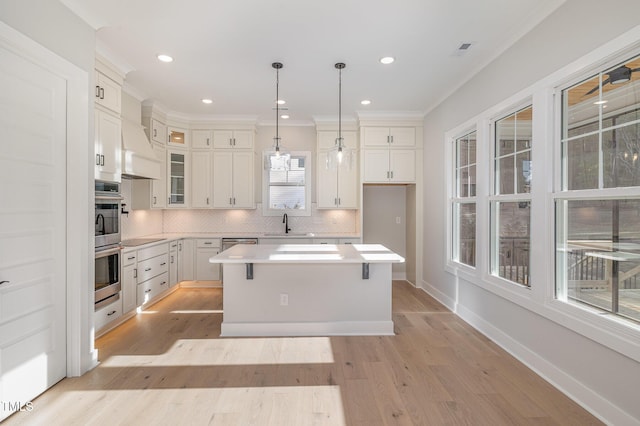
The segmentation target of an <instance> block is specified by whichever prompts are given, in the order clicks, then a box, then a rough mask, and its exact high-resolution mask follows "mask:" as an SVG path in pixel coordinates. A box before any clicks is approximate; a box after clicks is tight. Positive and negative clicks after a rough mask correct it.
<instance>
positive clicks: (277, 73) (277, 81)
mask: <svg viewBox="0 0 640 426" xmlns="http://www.w3.org/2000/svg"><path fill="white" fill-rule="evenodd" d="M271 66H272V67H273V68H275V69H276V151H279V149H280V132H279V130H280V129H279V124H278V121H279V118H280V104H279V103H278V101H279V100H280V68H282V66H283V65H282V63H281V62H274V63H272V64H271Z"/></svg>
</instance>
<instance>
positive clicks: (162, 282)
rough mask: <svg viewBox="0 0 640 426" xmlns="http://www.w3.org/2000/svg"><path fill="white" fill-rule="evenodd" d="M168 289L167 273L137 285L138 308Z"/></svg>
mask: <svg viewBox="0 0 640 426" xmlns="http://www.w3.org/2000/svg"><path fill="white" fill-rule="evenodd" d="M168 288H169V274H168V273H167V272H165V273H163V274H162V275H158V276H157V277H153V278H151V279H150V280H148V281H145V282H143V283H140V284H138V306H140V305H143V304H145V303H147V302H148V301H150V300H151V299H153V298H154V297H156V296H157V295H159V294H160V293H162V292H163V291H165V290H167V289H168Z"/></svg>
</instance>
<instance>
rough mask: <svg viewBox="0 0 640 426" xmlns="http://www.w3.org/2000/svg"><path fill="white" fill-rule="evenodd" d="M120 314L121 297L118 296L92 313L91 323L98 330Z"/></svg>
mask: <svg viewBox="0 0 640 426" xmlns="http://www.w3.org/2000/svg"><path fill="white" fill-rule="evenodd" d="M121 316H122V299H121V298H120V297H118V299H117V300H115V301H114V302H112V303H110V304H108V305H107V306H103V307H102V308H100V309H98V310H97V311H95V312H94V313H93V325H94V328H95V330H100V329H101V328H103V327H105V326H106V325H107V324H109V323H110V322H111V321H114V320H116V319H118V318H120V317H121Z"/></svg>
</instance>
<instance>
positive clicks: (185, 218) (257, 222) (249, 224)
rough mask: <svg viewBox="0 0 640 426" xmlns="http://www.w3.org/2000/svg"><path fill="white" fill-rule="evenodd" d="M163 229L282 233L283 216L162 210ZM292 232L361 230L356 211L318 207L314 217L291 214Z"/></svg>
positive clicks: (255, 212)
mask: <svg viewBox="0 0 640 426" xmlns="http://www.w3.org/2000/svg"><path fill="white" fill-rule="evenodd" d="M162 224H163V225H162V228H163V229H162V231H163V232H167V233H169V232H172V233H173V232H176V233H191V232H230V233H263V232H283V231H284V225H283V224H282V216H263V215H262V206H261V205H260V204H258V205H257V206H256V209H253V210H163V221H162ZM289 228H291V232H305V233H307V232H314V233H319V234H324V233H329V234H334V233H335V234H354V233H359V227H358V211H357V210H318V209H316V208H315V206H314V205H312V211H311V216H290V217H289Z"/></svg>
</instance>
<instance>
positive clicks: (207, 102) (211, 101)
mask: <svg viewBox="0 0 640 426" xmlns="http://www.w3.org/2000/svg"><path fill="white" fill-rule="evenodd" d="M202 103H203V104H212V103H213V100H211V99H203V100H202Z"/></svg>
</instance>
